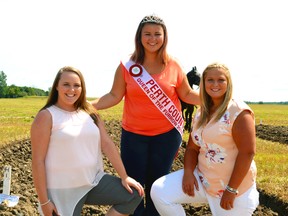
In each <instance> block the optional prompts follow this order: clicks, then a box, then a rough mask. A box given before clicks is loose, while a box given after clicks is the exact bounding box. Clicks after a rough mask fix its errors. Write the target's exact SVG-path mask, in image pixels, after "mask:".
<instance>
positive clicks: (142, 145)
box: [121, 128, 182, 216]
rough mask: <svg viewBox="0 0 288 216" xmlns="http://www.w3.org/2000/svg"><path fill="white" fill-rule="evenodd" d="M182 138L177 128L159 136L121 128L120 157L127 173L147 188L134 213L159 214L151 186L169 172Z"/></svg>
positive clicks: (139, 215) (142, 214)
mask: <svg viewBox="0 0 288 216" xmlns="http://www.w3.org/2000/svg"><path fill="white" fill-rule="evenodd" d="M181 142H182V137H181V135H180V134H179V132H178V131H177V130H176V129H175V128H174V129H172V130H170V131H168V132H167V133H164V134H160V135H156V136H144V135H139V134H135V133H131V132H128V131H126V130H124V129H123V128H122V136H121V157H122V160H123V163H124V166H125V168H126V171H127V174H128V175H129V176H130V177H132V178H134V179H136V180H137V181H138V182H140V183H141V184H142V185H143V187H144V188H145V205H144V200H142V202H141V203H140V204H139V206H138V207H137V209H136V210H135V212H134V214H133V215H134V216H144V215H145V216H146V215H147V216H158V215H159V213H158V212H157V210H156V208H155V206H154V204H153V202H152V200H151V197H150V190H151V186H152V184H153V182H154V181H155V180H156V179H158V178H159V177H161V176H163V175H166V174H168V173H169V172H170V169H171V166H172V163H173V160H174V158H175V156H176V153H177V151H178V149H179V147H180V145H181Z"/></svg>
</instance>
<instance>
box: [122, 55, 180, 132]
mask: <svg viewBox="0 0 288 216" xmlns="http://www.w3.org/2000/svg"><path fill="white" fill-rule="evenodd" d="M121 65H122V69H123V77H124V80H125V82H126V92H125V97H124V110H123V120H122V126H123V128H124V129H125V130H127V131H130V132H133V133H137V134H141V135H146V136H154V135H158V134H161V133H166V132H168V131H169V130H171V129H172V128H174V126H173V125H172V124H171V123H170V122H169V120H168V119H167V118H166V117H165V116H164V115H163V114H162V113H161V112H160V111H159V110H158V108H157V107H156V106H155V105H154V104H153V103H152V102H151V100H150V99H149V98H148V96H147V95H146V94H145V93H144V92H143V90H142V89H141V88H140V86H139V85H138V84H137V83H136V82H135V80H134V79H133V77H132V76H131V75H130V74H129V72H128V71H127V70H126V68H125V66H124V65H123V64H121ZM151 76H152V77H153V79H154V80H155V81H156V82H157V83H158V85H159V86H160V87H161V89H162V90H163V91H164V92H165V94H166V95H167V96H168V97H169V98H170V99H171V101H173V103H174V104H175V106H176V107H177V109H178V110H179V111H181V103H180V100H179V97H178V95H177V92H176V87H178V86H179V85H181V83H182V81H183V78H184V77H185V73H184V71H183V69H182V68H181V67H180V63H179V62H178V61H177V60H176V59H174V58H171V59H170V60H169V62H168V64H167V65H166V67H165V69H164V70H163V71H162V72H161V73H159V74H153V75H151ZM150 92H151V94H150V96H151V97H157V96H158V95H157V94H158V92H157V91H155V90H153V89H152V90H151V91H150Z"/></svg>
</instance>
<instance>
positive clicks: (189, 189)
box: [182, 171, 199, 196]
mask: <svg viewBox="0 0 288 216" xmlns="http://www.w3.org/2000/svg"><path fill="white" fill-rule="evenodd" d="M194 187H195V188H196V190H199V187H198V181H197V179H196V177H195V176H194V174H193V172H185V171H184V175H183V180H182V190H183V192H184V193H185V194H187V195H188V196H194V195H195V194H194Z"/></svg>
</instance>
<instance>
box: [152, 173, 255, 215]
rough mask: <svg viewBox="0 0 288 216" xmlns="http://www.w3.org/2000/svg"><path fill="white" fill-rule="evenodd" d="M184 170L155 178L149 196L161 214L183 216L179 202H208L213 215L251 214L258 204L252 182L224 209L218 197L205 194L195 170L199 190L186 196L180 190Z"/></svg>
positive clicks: (182, 209)
mask: <svg viewBox="0 0 288 216" xmlns="http://www.w3.org/2000/svg"><path fill="white" fill-rule="evenodd" d="M183 174H184V170H183V169H181V170H178V171H176V172H172V173H170V174H168V175H165V176H163V177H161V178H159V179H157V180H156V181H155V182H154V183H153V185H152V189H151V198H152V200H153V202H154V205H155V207H156V209H157V211H158V212H159V214H160V215H162V216H169V215H171V216H185V215H186V214H185V211H184V208H183V207H182V205H181V204H187V203H190V204H193V203H194V204H195V203H203V204H207V203H208V204H209V206H210V210H211V212H212V214H213V215H214V216H239V215H241V216H251V215H252V214H253V212H254V211H255V209H256V208H257V206H258V205H259V193H258V191H257V189H256V184H254V185H253V186H252V187H251V188H250V189H249V190H248V191H246V192H245V193H244V194H242V195H240V196H239V197H236V199H235V201H234V208H233V209H231V210H225V209H223V208H221V206H220V198H217V197H212V196H210V195H209V194H207V193H206V192H205V190H204V188H203V186H202V183H201V182H200V179H199V175H198V172H197V170H195V171H194V175H195V177H196V178H197V181H198V185H199V191H197V190H196V189H195V190H194V192H195V196H194V197H192V196H188V195H187V194H185V193H184V192H183V190H182V178H183Z"/></svg>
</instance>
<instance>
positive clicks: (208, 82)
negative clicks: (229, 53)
mask: <svg viewBox="0 0 288 216" xmlns="http://www.w3.org/2000/svg"><path fill="white" fill-rule="evenodd" d="M204 82H205V91H206V93H207V94H208V95H209V96H210V97H211V99H212V100H214V101H215V100H217V101H223V100H224V98H225V94H226V91H227V85H228V82H227V77H226V73H225V71H224V70H223V69H222V68H211V69H209V70H207V72H206V75H205V78H204Z"/></svg>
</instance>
